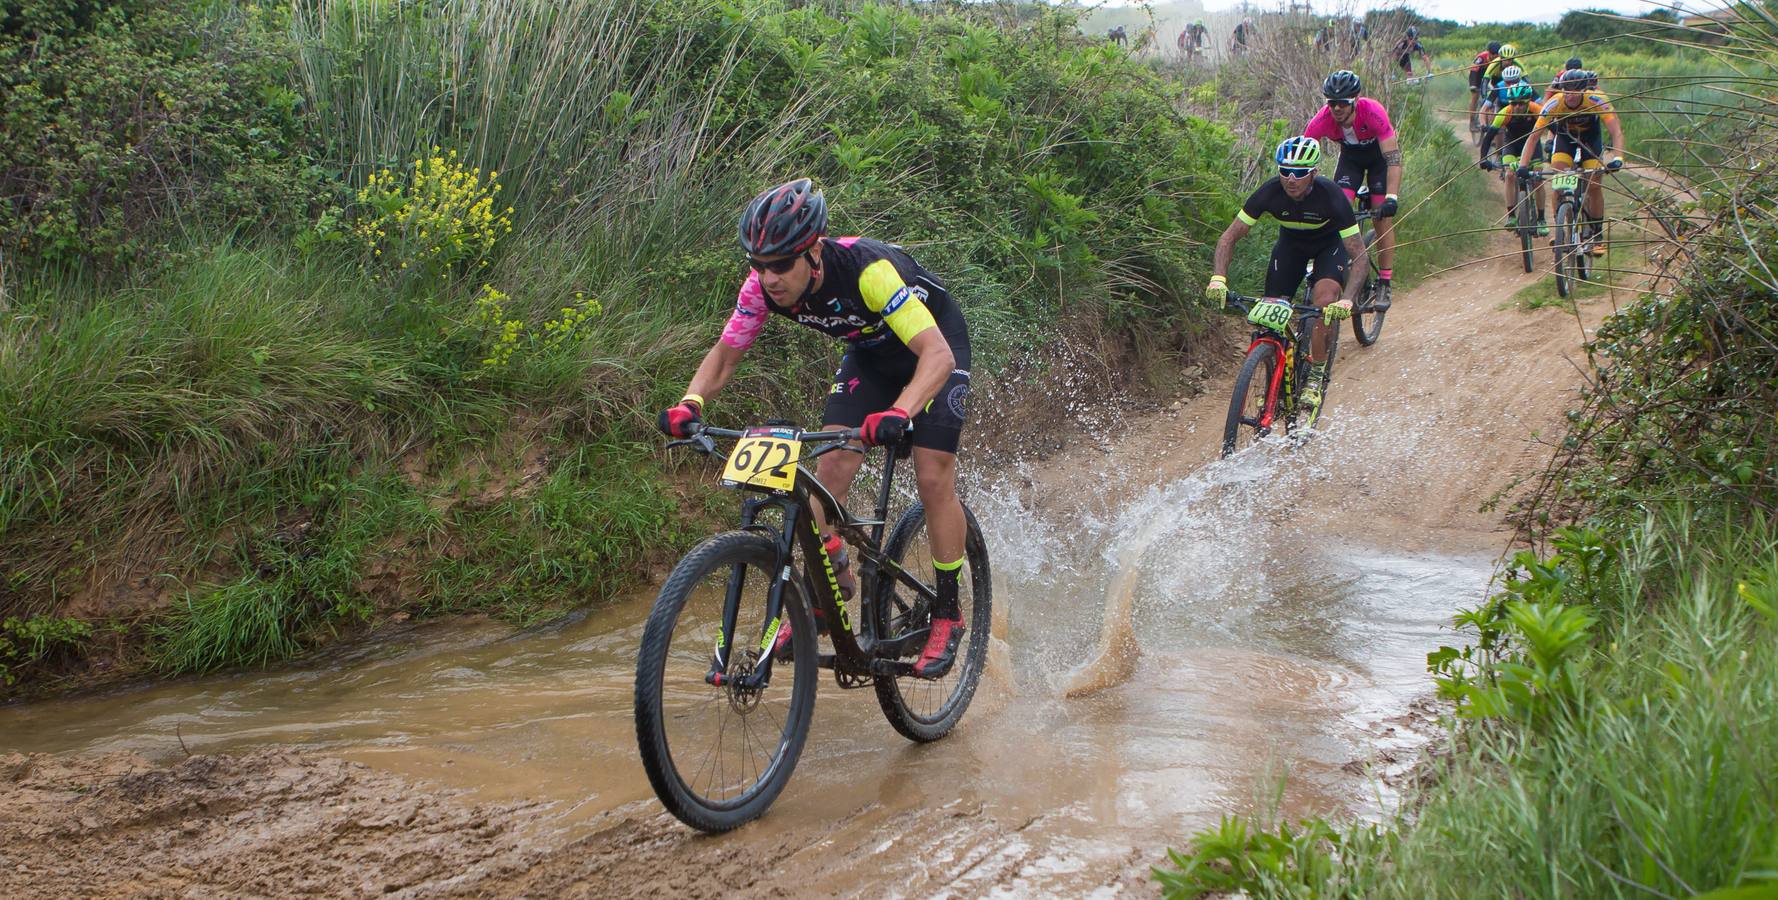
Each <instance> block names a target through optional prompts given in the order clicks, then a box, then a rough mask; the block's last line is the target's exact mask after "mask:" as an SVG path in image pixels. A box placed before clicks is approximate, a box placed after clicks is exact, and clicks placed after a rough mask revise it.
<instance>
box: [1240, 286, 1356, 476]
mask: <svg viewBox="0 0 1778 900" xmlns="http://www.w3.org/2000/svg"><path fill="white" fill-rule="evenodd" d="M1303 299H1304V300H1306V299H1308V296H1307V293H1306V291H1305V293H1304V296H1303ZM1224 309H1228V310H1233V311H1236V312H1242V313H1245V314H1246V315H1247V321H1249V322H1251V323H1253V325H1254V329H1253V342H1252V343H1251V344H1249V345H1248V346H1247V358H1246V360H1245V361H1243V362H1242V363H1241V371H1240V373H1239V374H1237V375H1236V376H1235V392H1234V397H1233V398H1231V399H1230V400H1229V415H1228V421H1227V423H1226V424H1224V426H1223V430H1222V455H1223V456H1224V457H1227V456H1228V455H1230V454H1232V453H1234V452H1235V451H1236V450H1240V449H1243V448H1245V447H1249V446H1252V445H1253V444H1255V443H1257V442H1258V441H1259V440H1260V439H1261V438H1263V437H1265V436H1267V435H1269V434H1271V433H1272V432H1273V431H1279V432H1281V433H1283V434H1290V433H1291V432H1294V431H1296V430H1297V427H1298V426H1297V417H1298V416H1299V415H1301V414H1302V413H1303V410H1301V409H1299V408H1298V406H1297V401H1298V399H1299V398H1301V397H1302V395H1303V389H1304V388H1307V387H1308V386H1309V365H1308V359H1309V350H1310V345H1309V336H1310V330H1311V329H1310V328H1309V327H1308V324H1309V323H1310V322H1314V321H1317V320H1319V319H1320V318H1321V310H1319V309H1317V308H1315V306H1314V305H1313V304H1310V303H1301V302H1299V303H1292V302H1290V301H1289V300H1287V299H1284V298H1280V297H1263V298H1262V297H1242V296H1238V295H1236V294H1230V295H1228V299H1227V301H1226V303H1225V305H1224ZM1339 348H1340V330H1339V329H1338V328H1333V329H1330V330H1329V331H1328V335H1327V378H1326V380H1324V381H1322V383H1321V397H1322V401H1321V402H1322V405H1323V406H1325V405H1326V404H1327V388H1328V383H1329V382H1331V381H1332V380H1333V364H1334V357H1335V356H1336V355H1338V353H1339ZM1320 413H1321V410H1320V409H1319V408H1318V409H1314V410H1310V411H1309V415H1308V418H1307V419H1306V420H1305V421H1304V422H1303V423H1302V426H1301V427H1303V428H1313V427H1315V422H1316V420H1317V419H1318V418H1319V416H1320Z"/></svg>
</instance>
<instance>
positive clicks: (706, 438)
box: [667, 423, 863, 456]
mask: <svg viewBox="0 0 1778 900" xmlns="http://www.w3.org/2000/svg"><path fill="white" fill-rule="evenodd" d="M746 436H747V432H745V431H740V430H736V429H733V428H717V427H715V426H712V425H705V424H703V423H699V424H697V425H694V426H693V427H692V432H691V437H685V438H678V439H675V440H671V441H668V442H667V449H669V450H671V449H673V448H674V447H695V448H697V451H698V452H699V453H704V454H708V455H711V456H715V455H716V441H714V440H712V438H742V437H746ZM793 437H794V438H795V439H796V440H797V441H800V442H802V443H805V444H834V445H835V446H836V447H843V446H845V445H847V444H850V443H851V442H852V441H856V440H862V438H863V433H862V431H861V430H860V429H857V428H842V429H840V430H839V431H798V432H796V433H795V435H793ZM830 449H835V448H834V447H824V448H822V449H821V450H818V451H816V452H815V453H811V454H809V455H810V456H819V455H820V454H822V453H825V452H827V451H828V450H830Z"/></svg>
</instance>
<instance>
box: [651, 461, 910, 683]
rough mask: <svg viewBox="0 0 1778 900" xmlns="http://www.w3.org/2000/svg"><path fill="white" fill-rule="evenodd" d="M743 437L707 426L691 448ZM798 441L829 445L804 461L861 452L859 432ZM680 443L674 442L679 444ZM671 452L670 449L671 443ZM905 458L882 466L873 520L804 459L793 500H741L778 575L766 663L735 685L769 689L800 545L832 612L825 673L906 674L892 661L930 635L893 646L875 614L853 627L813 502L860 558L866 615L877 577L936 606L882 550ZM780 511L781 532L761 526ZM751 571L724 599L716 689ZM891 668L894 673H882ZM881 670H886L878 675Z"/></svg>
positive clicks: (747, 527) (714, 666)
mask: <svg viewBox="0 0 1778 900" xmlns="http://www.w3.org/2000/svg"><path fill="white" fill-rule="evenodd" d="M744 434H745V432H741V431H731V430H728V429H719V428H702V429H700V430H699V431H698V432H697V433H696V434H695V435H694V436H693V437H692V438H690V439H688V440H687V442H688V443H692V444H694V445H696V446H698V447H699V448H700V449H701V450H702V451H703V452H705V453H707V454H709V455H713V456H721V454H719V453H717V452H716V449H715V445H714V443H713V442H711V441H710V440H709V438H710V437H711V436H714V437H741V436H743V435H744ZM796 437H797V440H798V441H802V442H829V443H828V446H826V447H822V448H819V449H817V450H816V451H815V452H813V453H810V454H808V455H806V456H804V457H803V459H804V460H809V459H814V458H816V457H819V456H821V455H822V454H825V453H831V452H833V451H836V450H846V451H850V452H862V451H858V450H857V448H855V447H851V446H850V443H849V442H850V441H853V440H856V439H857V437H858V432H857V430H856V429H847V430H845V431H811V432H798V433H797V435H796ZM677 443H678V442H674V444H677ZM669 446H672V444H670V445H669ZM899 456H900V453H898V452H896V451H893V450H891V451H890V452H888V453H886V454H885V459H884V461H883V475H882V484H881V486H880V487H879V489H878V491H877V505H876V508H875V509H874V510H873V512H874V514H875V516H874V518H871V519H860V518H857V517H855V516H853V515H852V514H851V513H850V512H849V511H847V510H846V509H845V507H843V506H841V505H840V503H839V501H838V500H837V499H835V498H834V496H833V493H832V492H831V491H829V490H828V489H827V487H826V486H825V485H823V484H822V483H821V481H820V479H818V478H816V477H815V473H814V472H812V471H810V470H809V468H808V467H807V466H805V465H803V462H802V461H799V462H798V463H797V466H796V481H795V485H794V487H793V488H792V489H791V491H790V493H789V494H780V493H776V492H771V493H768V494H767V495H766V496H760V497H749V498H747V499H744V500H742V501H741V529H742V530H744V531H756V532H760V533H763V534H765V535H767V536H769V537H771V538H772V542H773V544H774V546H775V548H776V560H777V563H776V565H775V566H774V568H775V569H776V570H777V571H778V575H777V576H776V577H774V578H773V579H772V584H771V587H770V588H768V589H767V593H766V623H767V624H766V630H765V634H764V635H763V636H762V638H761V641H760V650H761V657H760V661H759V664H758V666H756V667H755V668H754V669H753V671H752V672H750V673H749V674H747V675H744V676H742V677H741V678H739V679H736V686H737V687H739V688H741V689H744V690H763V689H764V688H765V687H766V686H767V685H769V684H770V683H771V677H772V664H773V662H774V659H773V656H774V654H772V653H770V652H769V651H770V649H771V647H772V645H773V644H774V643H775V642H776V640H777V637H778V632H779V630H780V629H781V628H782V627H783V620H784V588H785V586H786V585H788V584H789V583H790V580H791V577H792V575H791V567H790V560H791V558H792V556H793V555H794V552H795V550H796V548H797V547H798V546H799V545H800V546H801V548H802V551H803V568H804V571H803V577H804V578H805V580H806V583H807V584H808V585H809V586H810V587H811V588H812V589H813V588H814V587H815V586H816V585H826V586H827V589H826V590H825V591H823V592H821V596H820V597H819V598H818V599H817V598H811V599H816V602H817V603H818V604H819V605H820V607H821V608H822V609H823V610H824V611H826V612H827V613H828V614H829V626H830V634H829V636H830V637H831V639H832V640H833V647H834V655H833V656H832V657H830V658H824V659H822V660H821V662H822V663H823V664H824V667H828V668H835V669H841V670H844V671H850V672H854V673H857V674H903V673H899V672H896V671H894V670H893V666H894V657H896V656H898V655H904V654H905V653H906V652H907V651H908V649H909V646H908V645H910V644H912V645H914V646H919V645H923V644H924V643H925V639H926V634H925V632H924V631H923V630H921V631H913V632H910V633H908V634H906V635H903V636H901V638H900V639H899V640H895V641H893V642H890V641H888V640H887V639H885V638H884V636H882V635H878V634H876V627H875V625H874V621H873V618H872V617H871V616H870V615H868V614H867V615H864V616H863V617H862V621H855V620H854V618H853V615H852V610H851V609H850V608H849V607H848V606H847V604H846V600H845V597H844V595H843V594H842V593H841V592H840V584H839V579H838V577H837V575H836V574H835V572H834V568H833V560H832V559H831V558H830V557H829V556H828V553H827V548H826V547H824V546H823V545H822V543H821V528H820V525H819V523H818V522H817V520H816V519H815V516H814V515H813V512H812V510H813V506H812V504H814V503H819V504H821V506H822V510H823V512H824V513H825V514H826V518H827V521H828V522H829V523H833V525H834V528H835V530H836V531H838V532H840V533H842V534H844V535H845V536H846V537H847V538H849V539H850V540H851V542H852V545H853V547H854V549H856V550H857V551H858V553H859V557H860V563H859V569H858V585H859V593H858V597H859V598H861V599H862V602H861V603H860V604H859V608H860V611H861V612H866V613H868V612H870V611H871V609H872V607H871V604H873V603H875V602H877V601H878V600H879V599H880V598H878V597H877V596H876V594H877V593H878V590H877V588H878V587H879V585H878V579H879V578H881V577H883V576H885V575H886V576H888V577H891V578H893V579H894V580H895V581H896V582H897V583H899V584H902V585H905V586H906V587H908V588H909V589H910V590H912V591H914V592H915V594H917V595H918V596H919V597H922V598H924V599H925V600H927V601H928V602H932V601H935V600H936V599H937V597H938V595H937V592H936V591H934V590H933V589H932V588H931V587H930V586H928V585H926V584H925V583H923V582H921V581H920V580H919V579H917V578H915V577H914V576H913V575H911V574H909V573H908V572H907V570H906V569H904V568H902V567H901V565H900V564H899V563H897V562H896V561H894V560H892V559H889V558H888V557H886V556H884V555H883V554H882V551H881V547H882V541H883V530H884V528H885V526H886V525H887V524H888V522H887V516H888V514H889V500H890V497H891V491H892V489H893V487H894V483H895V468H896V462H897V459H898V457H899ZM774 508H775V509H778V510H779V511H780V513H781V515H782V526H781V527H774V526H772V525H770V524H767V523H764V522H761V521H760V513H761V512H762V511H765V510H769V509H774ZM745 579H746V569H745V568H743V567H737V568H736V569H735V570H734V571H733V572H731V573H730V574H729V582H728V587H727V592H726V594H725V595H724V597H723V608H722V627H721V630H720V631H719V632H718V633H717V637H716V648H715V650H714V652H713V653H712V655H711V661H710V670H709V672H708V673H706V675H705V677H704V680H705V681H706V682H707V683H709V684H712V685H718V686H721V685H723V684H724V683H725V682H726V676H725V674H724V673H725V672H726V671H727V670H728V662H729V652H730V650H731V649H732V647H733V638H734V637H735V627H736V620H737V619H738V618H739V615H740V608H741V596H742V593H743V590H744V588H745ZM879 664H888V665H889V666H890V668H884V666H883V665H879ZM879 670H882V671H879Z"/></svg>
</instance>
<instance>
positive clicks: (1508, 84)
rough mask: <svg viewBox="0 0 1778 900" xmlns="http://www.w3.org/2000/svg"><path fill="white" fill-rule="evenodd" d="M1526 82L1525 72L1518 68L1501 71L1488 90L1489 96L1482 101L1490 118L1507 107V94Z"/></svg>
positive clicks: (1513, 67)
mask: <svg viewBox="0 0 1778 900" xmlns="http://www.w3.org/2000/svg"><path fill="white" fill-rule="evenodd" d="M1524 80H1525V70H1524V69H1521V68H1519V67H1518V66H1507V67H1506V68H1504V69H1501V70H1500V77H1499V78H1497V79H1495V81H1494V83H1493V84H1492V85H1490V86H1489V88H1488V96H1487V98H1486V99H1484V100H1483V101H1482V108H1483V109H1484V110H1487V114H1488V117H1489V118H1493V117H1494V114H1495V113H1497V112H1499V111H1500V108H1501V107H1503V106H1505V105H1506V92H1507V91H1509V90H1511V89H1512V88H1513V87H1514V86H1515V85H1517V84H1518V83H1519V82H1522V81H1524Z"/></svg>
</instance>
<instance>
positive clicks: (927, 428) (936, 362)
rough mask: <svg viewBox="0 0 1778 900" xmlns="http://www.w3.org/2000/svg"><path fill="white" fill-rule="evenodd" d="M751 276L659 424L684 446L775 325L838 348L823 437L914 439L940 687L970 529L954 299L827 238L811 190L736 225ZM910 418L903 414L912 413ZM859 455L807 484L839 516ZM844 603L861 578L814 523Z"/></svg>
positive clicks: (752, 208) (957, 618) (855, 246)
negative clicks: (773, 320)
mask: <svg viewBox="0 0 1778 900" xmlns="http://www.w3.org/2000/svg"><path fill="white" fill-rule="evenodd" d="M740 242H741V250H742V251H743V252H744V253H745V254H746V255H747V262H748V264H749V265H750V266H751V267H752V269H753V271H752V272H751V273H749V274H748V276H747V279H746V281H745V282H743V283H742V285H741V291H740V295H739V297H738V298H737V299H736V302H735V309H734V312H733V313H732V314H731V315H730V316H729V320H728V325H727V327H725V328H724V329H723V331H722V336H721V337H720V338H718V339H717V341H716V343H715V345H714V346H712V347H711V348H710V352H709V353H707V354H705V356H704V361H703V362H702V363H701V364H700V365H699V366H698V371H697V374H695V375H693V376H692V379H691V384H690V385H689V386H688V387H687V388H686V391H685V397H684V399H682V400H680V401H679V403H678V404H676V405H675V406H673V407H672V408H671V409H668V410H666V411H664V412H662V413H661V414H660V419H659V426H660V429H661V431H663V432H666V433H667V434H668V435H671V436H673V437H685V436H687V435H688V434H689V433H690V429H691V426H693V425H694V424H696V423H697V422H698V421H699V420H700V419H701V418H702V416H703V413H704V409H705V403H706V398H708V397H714V396H715V395H716V393H717V392H718V391H720V390H722V387H723V385H725V384H727V383H728V382H729V379H730V378H731V377H733V376H734V373H735V367H736V366H737V365H738V364H739V363H740V361H741V357H742V356H743V355H744V354H746V352H747V348H749V347H751V346H752V345H753V342H754V339H755V338H756V337H758V336H759V333H760V331H761V330H762V329H764V328H765V324H766V320H767V319H769V318H770V317H771V315H772V314H776V315H780V316H783V317H785V318H787V319H790V320H792V321H794V322H797V323H799V324H802V325H806V326H808V327H810V328H813V329H815V330H816V331H820V332H822V333H824V334H828V335H831V336H833V337H837V338H841V339H843V340H845V341H846V353H845V356H844V357H842V358H841V360H840V368H839V371H838V372H837V373H836V374H835V375H834V379H833V388H832V390H831V391H829V393H828V395H827V406H826V410H825V412H823V413H822V417H821V418H822V422H823V423H825V424H824V426H823V427H824V428H825V429H829V430H833V429H840V428H854V427H858V428H860V434H861V436H862V438H863V443H864V444H865V445H867V446H895V445H896V444H898V443H900V442H901V440H902V438H903V436H904V434H907V433H909V432H910V431H911V434H912V437H911V442H912V444H913V450H912V453H913V460H914V474H915V480H916V482H917V486H918V492H919V495H920V502H921V503H923V504H925V507H926V520H927V529H928V532H929V534H930V535H931V539H932V558H933V560H934V568H935V569H936V576H935V577H936V581H937V584H938V601H937V603H936V604H935V605H934V607H933V613H932V630H931V633H930V634H929V635H928V638H927V642H926V646H925V649H924V650H923V651H922V652H921V654H920V659H919V661H917V662H916V663H915V664H914V674H915V675H918V676H920V677H922V678H939V677H942V676H943V675H944V674H945V673H946V672H948V671H950V669H951V666H952V664H953V663H954V662H955V660H956V652H957V644H958V641H959V640H960V639H961V637H962V633H963V625H962V622H961V610H960V609H959V604H958V598H957V582H958V576H959V574H960V571H961V567H962V565H963V550H964V547H963V542H964V534H965V527H966V526H965V521H964V515H963V506H962V504H961V503H960V502H959V501H958V499H957V489H956V478H957V447H958V443H959V441H960V439H961V437H962V433H963V422H964V418H965V414H964V403H965V401H966V399H967V398H968V396H969V359H970V348H969V330H968V328H967V327H966V326H965V324H964V321H963V311H962V308H961V307H960V306H959V305H958V303H957V301H956V300H954V299H952V297H951V294H950V292H949V291H947V290H946V289H945V286H944V285H943V284H942V283H940V282H939V281H938V279H937V278H935V277H933V275H932V274H931V273H929V272H927V271H926V270H925V269H923V268H921V267H920V265H919V263H916V262H915V261H914V259H913V257H911V256H909V255H908V254H907V252H906V251H905V250H903V249H902V248H901V247H899V246H896V245H895V244H889V243H884V242H882V241H876V240H871V239H870V238H862V237H845V238H830V237H827V202H826V199H825V198H824V197H823V196H822V193H821V192H820V191H818V190H816V189H815V187H814V185H813V184H812V183H811V182H810V181H809V179H807V178H800V179H797V180H795V181H789V182H785V183H784V184H781V185H778V186H777V187H774V188H772V189H770V190H767V191H765V192H764V193H761V194H760V195H759V196H757V197H755V198H754V199H753V201H752V202H750V203H749V204H747V208H746V210H745V211H744V212H742V214H741V220H740ZM910 410H912V412H910ZM863 462H864V456H863V454H862V453H829V454H826V455H824V456H822V457H821V458H820V459H819V461H818V462H817V464H816V477H817V478H818V479H819V480H820V481H821V483H822V485H824V486H826V488H827V489H828V490H829V491H830V492H832V493H833V495H834V498H835V499H836V500H838V501H839V502H840V503H841V504H842V505H843V504H844V503H845V501H846V494H847V491H848V490H849V489H850V487H851V485H852V478H853V476H854V475H855V474H857V472H858V468H859V466H860V465H862V464H863ZM815 511H816V518H817V520H818V525H819V527H820V528H822V530H823V534H822V541H823V542H824V543H825V545H826V546H827V549H828V552H829V554H831V555H832V556H833V557H834V560H833V562H834V568H835V574H836V577H837V578H838V580H839V582H840V590H841V592H842V594H844V595H847V596H849V595H850V594H851V593H852V592H853V591H854V590H855V589H856V580H855V578H854V576H853V575H852V572H851V567H850V565H849V564H848V561H847V560H846V556H845V552H844V549H843V544H842V542H841V541H840V538H839V536H838V535H837V534H834V533H833V532H832V531H830V530H827V524H826V523H825V522H820V521H819V520H820V519H821V518H822V515H821V513H822V509H821V507H820V506H819V505H817V506H816V507H815Z"/></svg>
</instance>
